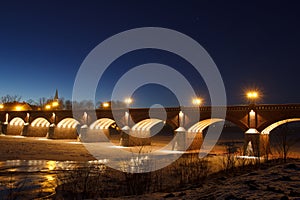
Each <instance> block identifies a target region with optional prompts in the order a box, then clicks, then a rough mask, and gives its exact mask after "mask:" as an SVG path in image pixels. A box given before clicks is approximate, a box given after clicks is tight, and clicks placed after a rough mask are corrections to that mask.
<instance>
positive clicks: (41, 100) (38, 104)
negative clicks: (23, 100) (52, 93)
mask: <svg viewBox="0 0 300 200" xmlns="http://www.w3.org/2000/svg"><path fill="white" fill-rule="evenodd" d="M46 103H47V99H46V97H41V98H39V100H38V103H37V106H39V107H42V108H43V107H44V106H45V105H46Z"/></svg>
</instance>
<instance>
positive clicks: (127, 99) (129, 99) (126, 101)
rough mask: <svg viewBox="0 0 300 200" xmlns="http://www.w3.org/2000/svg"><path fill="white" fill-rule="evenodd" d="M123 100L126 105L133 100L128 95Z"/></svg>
mask: <svg viewBox="0 0 300 200" xmlns="http://www.w3.org/2000/svg"><path fill="white" fill-rule="evenodd" d="M124 102H125V103H126V105H127V107H129V105H130V104H131V103H132V102H133V100H132V98H130V97H128V98H126V99H125V100H124Z"/></svg>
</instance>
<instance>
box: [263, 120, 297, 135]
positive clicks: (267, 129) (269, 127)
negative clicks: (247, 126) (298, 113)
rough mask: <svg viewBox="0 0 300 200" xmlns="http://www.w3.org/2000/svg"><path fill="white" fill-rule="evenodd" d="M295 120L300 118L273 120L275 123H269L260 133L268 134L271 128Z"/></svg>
mask: <svg viewBox="0 0 300 200" xmlns="http://www.w3.org/2000/svg"><path fill="white" fill-rule="evenodd" d="M297 121H300V118H291V119H284V120H280V121H278V122H275V123H273V124H271V125H269V126H268V127H266V128H265V129H264V130H262V132H261V134H270V132H271V131H272V130H273V129H275V128H277V127H278V126H280V125H283V124H285V123H288V122H297Z"/></svg>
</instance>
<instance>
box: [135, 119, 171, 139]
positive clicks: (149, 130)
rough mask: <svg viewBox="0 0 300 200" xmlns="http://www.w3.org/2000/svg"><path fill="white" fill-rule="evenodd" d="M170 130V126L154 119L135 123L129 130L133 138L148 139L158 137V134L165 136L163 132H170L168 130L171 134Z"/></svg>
mask: <svg viewBox="0 0 300 200" xmlns="http://www.w3.org/2000/svg"><path fill="white" fill-rule="evenodd" d="M172 128H173V127H172V125H169V124H168V123H166V121H163V120H161V119H156V118H150V119H144V120H142V121H140V122H138V123H136V124H135V125H134V126H133V127H132V128H131V131H130V133H131V135H132V136H134V137H140V138H150V137H155V136H158V135H160V134H165V132H170V130H171V132H172V133H173V130H172ZM169 129H170V130H169ZM172 135H173V134H172Z"/></svg>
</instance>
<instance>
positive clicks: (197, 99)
mask: <svg viewBox="0 0 300 200" xmlns="http://www.w3.org/2000/svg"><path fill="white" fill-rule="evenodd" d="M192 102H193V104H194V105H197V106H199V105H201V103H202V99H200V98H194V99H193V101H192Z"/></svg>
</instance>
